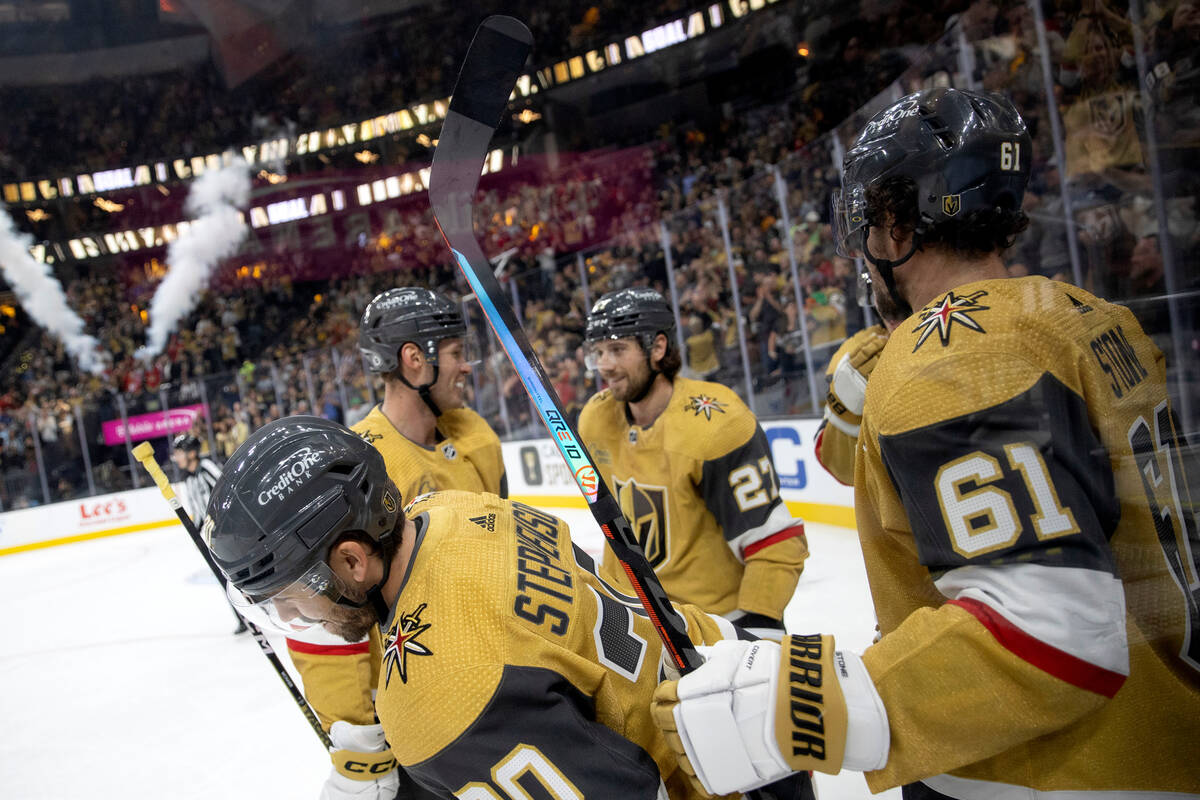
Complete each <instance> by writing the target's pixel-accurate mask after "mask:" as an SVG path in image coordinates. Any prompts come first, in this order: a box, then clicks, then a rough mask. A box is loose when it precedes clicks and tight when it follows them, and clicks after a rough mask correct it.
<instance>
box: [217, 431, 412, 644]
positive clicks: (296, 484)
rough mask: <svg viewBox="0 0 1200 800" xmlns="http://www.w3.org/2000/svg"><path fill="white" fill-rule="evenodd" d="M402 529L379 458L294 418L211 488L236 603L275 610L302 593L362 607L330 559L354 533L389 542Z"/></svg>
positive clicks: (247, 446) (258, 437) (250, 447)
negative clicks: (347, 596)
mask: <svg viewBox="0 0 1200 800" xmlns="http://www.w3.org/2000/svg"><path fill="white" fill-rule="evenodd" d="M402 521H403V512H402V511H401V500H400V493H399V492H398V491H397V490H396V487H395V486H394V485H393V483H392V481H391V480H390V479H389V478H388V474H387V469H386V467H385V466H384V461H383V456H382V455H380V453H379V451H378V450H376V449H375V448H374V447H372V446H371V445H369V444H367V443H366V442H365V441H363V440H362V439H361V438H359V437H358V436H357V435H355V434H354V433H352V432H351V431H350V430H348V429H346V428H344V427H342V426H341V425H338V424H337V423H335V422H332V421H330V420H327V419H323V418H321V417H309V416H293V417H284V418H283V419H279V420H275V421H273V422H269V423H267V424H266V425H264V426H263V427H261V428H259V429H258V430H257V431H255V432H254V433H253V434H251V435H250V437H249V438H248V439H247V440H246V441H245V442H244V443H242V445H241V446H240V447H238V449H237V450H236V451H235V452H234V454H233V456H232V457H231V458H230V460H229V463H228V464H227V465H226V467H225V471H224V473H223V474H222V475H221V477H220V479H219V480H218V481H217V483H216V485H215V486H214V487H213V491H212V497H211V498H210V500H209V504H208V519H207V521H206V522H205V525H204V530H203V536H204V540H205V542H206V543H207V544H208V546H209V548H210V549H211V550H212V554H213V559H214V560H215V561H216V563H217V566H219V567H220V569H221V571H222V572H223V573H224V574H225V576H226V577H227V578H228V579H229V585H230V587H232V590H234V591H231V592H230V597H231V599H232V600H234V602H235V603H236V604H239V605H263V606H269V605H270V601H271V599H272V598H273V597H275V596H277V595H279V594H280V592H282V591H283V590H285V589H291V590H294V589H296V588H299V589H300V590H302V591H304V592H307V593H309V594H310V595H316V594H323V595H326V596H328V597H329V598H330V599H331V600H332V601H333V602H336V603H342V604H344V605H352V606H361V605H362V603H353V602H343V600H342V599H340V598H341V593H340V591H339V590H338V586H337V585H335V584H337V583H339V582H338V581H337V578H336V576H335V575H333V574H332V572H331V571H330V570H329V568H328V565H327V564H326V563H325V559H326V557H327V555H328V553H327V551H328V549H329V547H330V545H332V544H333V542H334V541H335V540H336V539H337V537H338V536H340V535H341V534H343V533H345V532H347V531H361V532H362V533H365V534H366V535H367V536H368V537H370V538H371V539H373V540H375V541H377V542H380V543H383V542H384V541H386V540H387V539H388V538H389V537H391V536H392V535H393V531H394V530H395V528H396V527H397V524H398V523H400V522H402ZM385 571H386V570H385ZM386 580H387V578H386V575H385V577H384V581H386ZM382 583H383V581H381V582H380V584H382ZM377 589H378V587H376V593H377ZM267 610H268V612H269V610H270V609H269V608H267ZM384 618H386V612H385V614H384ZM309 622H310V623H311V622H313V620H309ZM293 628H295V626H294V625H293Z"/></svg>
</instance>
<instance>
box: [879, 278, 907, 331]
mask: <svg viewBox="0 0 1200 800" xmlns="http://www.w3.org/2000/svg"><path fill="white" fill-rule="evenodd" d="M873 283H874V290H875V291H874V295H875V313H877V314H878V315H879V318H880V319H881V320H883V321H884V323H885V324H886V323H891V325H892V326H894V325H899V324H900V323H901V322H903V321H904V320H905V319H906V318H907V317H908V314H906V313H905V312H904V309H903V308H902V307H901V305H900V303H898V302H897V301H896V298H894V297H892V293H891V292H889V291H888V288H887V286H886V285H885V284H884V282H883V280H882V279H880V280H876V281H874V282H873ZM889 327H890V326H889Z"/></svg>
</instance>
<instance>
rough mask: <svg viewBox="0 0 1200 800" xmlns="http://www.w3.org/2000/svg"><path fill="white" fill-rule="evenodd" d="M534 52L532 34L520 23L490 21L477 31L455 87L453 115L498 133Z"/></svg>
mask: <svg viewBox="0 0 1200 800" xmlns="http://www.w3.org/2000/svg"><path fill="white" fill-rule="evenodd" d="M532 49H533V34H531V33H530V32H529V28H527V27H525V25H524V23H522V22H521V21H520V20H518V19H514V18H513V17H506V16H503V15H500V14H497V15H494V16H491V17H488V18H487V19H485V20H484V21H483V22H482V23H480V25H479V27H478V28H477V29H476V31H475V38H474V39H472V40H471V46H470V47H469V48H468V49H467V57H466V59H465V60H464V61H463V65H462V69H461V70H459V73H458V81H457V82H456V83H455V84H454V95H453V96H452V98H451V100H450V111H453V112H457V113H459V114H462V115H463V116H464V117H467V118H469V119H473V120H475V121H476V122H478V123H480V124H482V125H486V126H488V127H489V128H492V129H495V127H496V126H497V125H498V124H499V122H500V115H501V114H502V113H503V112H504V107H505V106H507V105H508V96H509V95H510V94H512V90H513V87H514V86H516V84H517V78H518V77H520V75H521V72H522V70H523V69H524V68H525V59H526V58H528V57H529V51H530V50H532Z"/></svg>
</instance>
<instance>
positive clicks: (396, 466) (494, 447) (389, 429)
mask: <svg viewBox="0 0 1200 800" xmlns="http://www.w3.org/2000/svg"><path fill="white" fill-rule="evenodd" d="M350 430H352V431H354V432H355V433H357V434H358V435H359V436H361V437H362V438H363V439H365V440H366V441H367V442H368V443H370V444H371V445H373V446H374V447H375V449H376V450H378V451H379V452H380V453H382V454H383V460H384V462H385V463H386V464H387V471H388V477H390V478H391V479H392V482H393V483H395V484H396V488H397V489H398V490H399V491H400V495H401V496H402V497H403V498H404V502H406V503H407V502H408V501H409V500H412V499H413V498H414V497H417V496H418V495H422V494H427V493H429V492H433V491H437V490H439V489H461V490H463V491H469V492H491V493H492V494H498V495H500V496H501V497H506V496H507V495H508V479H507V477H506V476H505V474H504V455H503V453H502V452H501V449H500V437H498V436H497V435H496V432H495V431H493V430H492V429H491V426H489V425H488V424H487V422H486V421H484V419H483V417H481V416H479V414H477V413H475V412H474V411H473V410H471V409H469V408H455V409H452V410H450V411H446V412H443V413H442V415H441V416H440V417H438V424H437V430H438V443H437V444H435V445H434V446H433V447H425V446H423V445H419V444H417V443H416V442H413V441H412V440H411V439H409V438H407V437H406V436H404V434H402V433H400V432H399V431H397V430H396V428H395V426H393V425H392V423H391V421H389V420H388V418H387V417H385V416H384V415H383V411H382V410H381V409H380V407H379V406H375V407H374V408H372V409H371V411H370V413H369V414H367V416H365V417H363V419H362V420H361V421H359V422H358V423H357V424H355V425H353V426H351V428H350Z"/></svg>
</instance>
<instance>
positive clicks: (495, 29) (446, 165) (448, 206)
mask: <svg viewBox="0 0 1200 800" xmlns="http://www.w3.org/2000/svg"><path fill="white" fill-rule="evenodd" d="M532 48H533V36H532V35H531V34H530V33H529V29H528V28H526V27H525V25H524V24H522V23H521V22H520V21H519V20H516V19H513V18H512V17H505V16H501V15H496V16H491V17H488V18H487V19H485V20H484V21H483V22H482V24H480V26H479V28H478V29H477V30H476V31H475V38H474V39H472V40H471V46H470V47H469V48H468V49H467V57H466V59H465V60H464V62H463V66H462V69H461V70H459V73H458V82H457V83H456V84H455V85H454V94H453V96H452V97H451V99H450V108H449V110H448V111H447V113H446V119H445V121H443V122H442V133H441V135H440V136H439V138H438V146H437V149H436V150H434V152H433V169H432V171H431V174H430V176H429V204H430V206H432V208H433V215H434V218H435V219H436V220H437V223H438V227H440V228H441V230H442V234H443V235H444V236H445V237H446V238H447V241H448V243H449V244H450V247H451V249H455V250H458V251H460V252H461V251H463V250H464V249H465V248H468V247H470V246H471V245H472V244H474V233H473V227H472V224H471V201H472V199H473V198H474V195H475V189H476V187H477V186H478V185H479V174H480V171H481V167H482V164H483V160H484V158H485V157H486V156H487V149H488V145H489V144H490V143H491V141H492V135H493V134H494V133H495V132H496V127H497V126H498V125H499V123H500V118H501V115H502V114H503V113H504V109H505V108H506V107H507V106H508V96H509V95H510V94H512V90H513V87H514V86H516V83H517V78H518V77H520V75H521V71H522V70H523V69H524V67H525V59H526V58H528V57H529V51H530V50H531V49H532ZM468 240H469V241H468ZM471 255H472V257H473V258H476V259H478V258H480V257H482V251H480V252H479V253H478V254H476V253H472V254H471ZM485 260H486V259H485Z"/></svg>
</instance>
